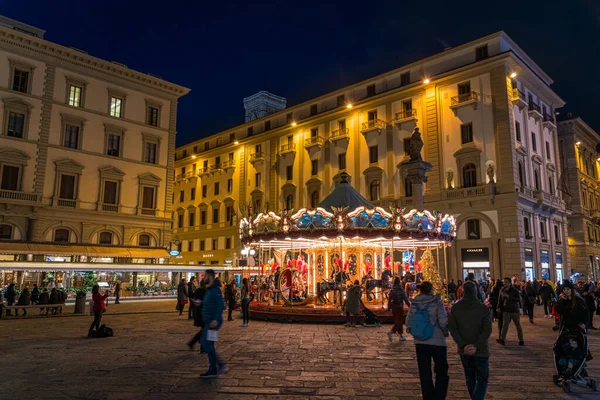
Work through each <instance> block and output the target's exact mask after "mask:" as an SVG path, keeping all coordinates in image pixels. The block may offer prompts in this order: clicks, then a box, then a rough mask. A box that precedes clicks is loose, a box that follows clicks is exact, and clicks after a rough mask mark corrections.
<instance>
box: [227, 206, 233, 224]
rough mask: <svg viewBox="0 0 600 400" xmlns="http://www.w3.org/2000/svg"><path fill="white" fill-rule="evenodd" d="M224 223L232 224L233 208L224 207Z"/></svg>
mask: <svg viewBox="0 0 600 400" xmlns="http://www.w3.org/2000/svg"><path fill="white" fill-rule="evenodd" d="M225 221H227V222H229V225H232V224H233V206H227V207H225Z"/></svg>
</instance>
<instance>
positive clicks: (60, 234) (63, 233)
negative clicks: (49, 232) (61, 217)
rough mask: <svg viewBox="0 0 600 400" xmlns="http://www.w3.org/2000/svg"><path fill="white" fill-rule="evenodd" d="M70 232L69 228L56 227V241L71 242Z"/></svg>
mask: <svg viewBox="0 0 600 400" xmlns="http://www.w3.org/2000/svg"><path fill="white" fill-rule="evenodd" d="M69 236H70V232H69V230H68V229H56V230H55V231H54V241H55V242H60V243H67V242H69Z"/></svg>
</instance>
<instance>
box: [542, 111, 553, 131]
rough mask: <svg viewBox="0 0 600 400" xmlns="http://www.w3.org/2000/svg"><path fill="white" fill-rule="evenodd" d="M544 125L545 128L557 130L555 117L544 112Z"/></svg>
mask: <svg viewBox="0 0 600 400" xmlns="http://www.w3.org/2000/svg"><path fill="white" fill-rule="evenodd" d="M543 125H544V128H548V129H555V128H556V122H555V121H554V115H552V114H548V113H546V112H544V122H543Z"/></svg>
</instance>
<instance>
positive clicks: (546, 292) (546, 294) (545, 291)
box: [540, 279, 554, 318]
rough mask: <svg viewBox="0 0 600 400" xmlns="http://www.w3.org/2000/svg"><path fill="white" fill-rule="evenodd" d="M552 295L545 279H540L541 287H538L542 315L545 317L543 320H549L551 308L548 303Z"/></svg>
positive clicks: (552, 292)
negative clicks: (542, 308) (542, 309)
mask: <svg viewBox="0 0 600 400" xmlns="http://www.w3.org/2000/svg"><path fill="white" fill-rule="evenodd" d="M553 295H554V291H553V290H552V287H550V285H548V282H546V280H545V279H542V286H540V297H541V298H542V304H543V305H544V314H545V315H546V316H545V317H544V318H549V317H550V316H549V313H550V311H552V306H551V305H550V301H552V296H553Z"/></svg>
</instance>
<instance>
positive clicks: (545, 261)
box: [540, 250, 550, 279]
mask: <svg viewBox="0 0 600 400" xmlns="http://www.w3.org/2000/svg"><path fill="white" fill-rule="evenodd" d="M540 260H541V262H542V279H550V253H549V252H548V250H542V251H540Z"/></svg>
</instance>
